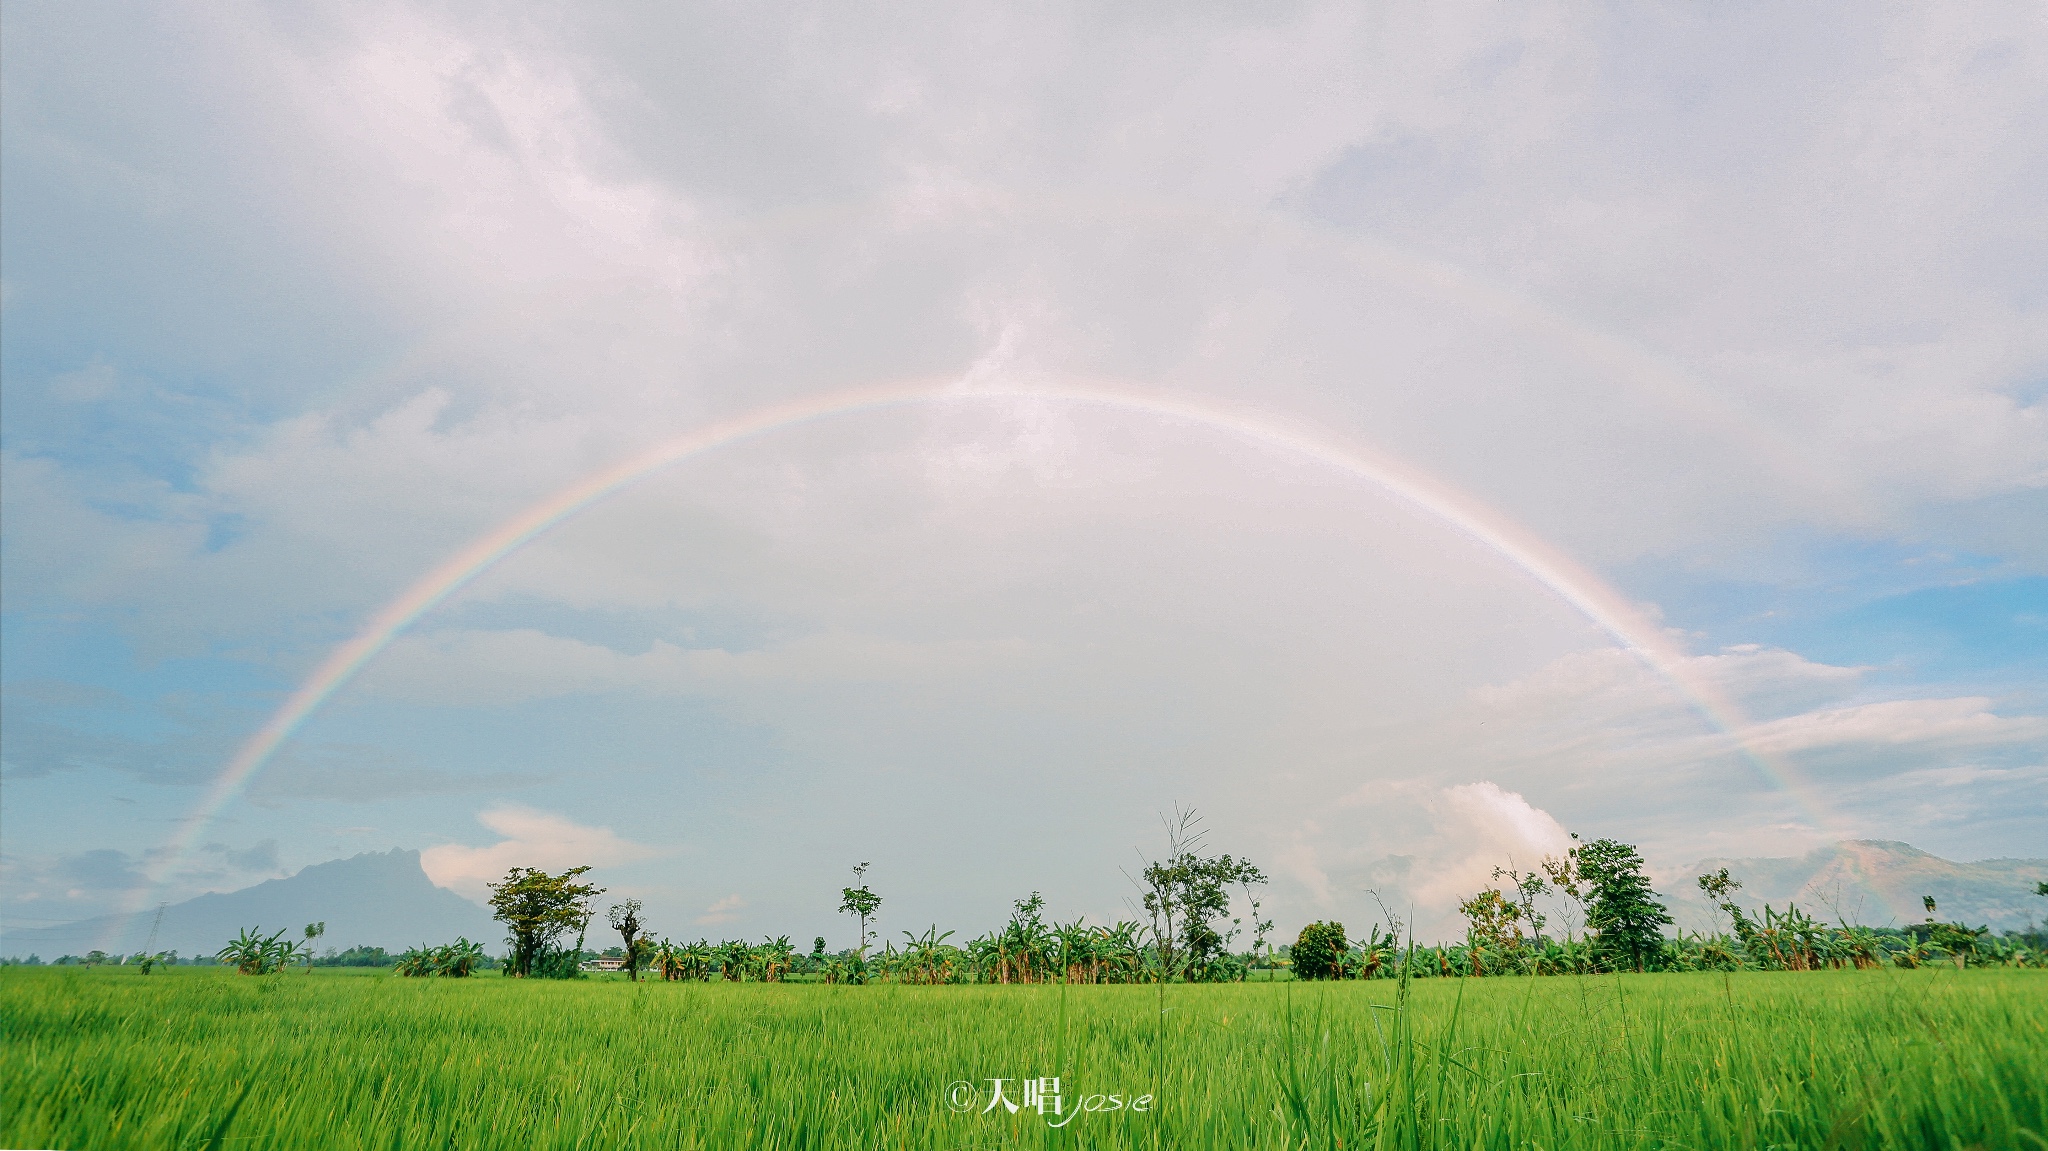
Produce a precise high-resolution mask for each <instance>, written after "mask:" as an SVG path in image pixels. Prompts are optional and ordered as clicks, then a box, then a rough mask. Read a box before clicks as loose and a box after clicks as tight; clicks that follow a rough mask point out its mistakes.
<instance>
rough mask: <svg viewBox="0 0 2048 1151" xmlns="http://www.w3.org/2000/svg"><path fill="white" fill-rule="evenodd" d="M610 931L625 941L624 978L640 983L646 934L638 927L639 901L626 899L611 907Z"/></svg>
mask: <svg viewBox="0 0 2048 1151" xmlns="http://www.w3.org/2000/svg"><path fill="white" fill-rule="evenodd" d="M609 918H610V919H611V924H612V930H613V931H616V932H618V933H619V938H621V939H623V940H625V941H626V951H625V958H626V978H628V979H631V980H632V981H633V982H635V983H638V982H640V954H641V952H643V951H645V950H646V949H647V937H646V933H645V932H644V931H642V930H641V927H640V901H639V900H637V899H628V900H627V901H626V902H624V903H615V904H613V905H612V910H611V914H610V917H609Z"/></svg>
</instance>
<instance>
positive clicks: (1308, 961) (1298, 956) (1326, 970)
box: [1290, 920, 1351, 979]
mask: <svg viewBox="0 0 2048 1151" xmlns="http://www.w3.org/2000/svg"><path fill="white" fill-rule="evenodd" d="M1350 947H1351V945H1350V944H1349V943H1348V942H1346V941H1345V939H1344V925H1343V924H1341V923H1338V922H1335V921H1334V920H1333V921H1331V922H1329V923H1324V922H1322V921H1320V920H1318V921H1316V922H1315V923H1311V924H1309V925H1308V926H1307V927H1304V928H1302V929H1301V937H1300V938H1299V939H1296V940H1295V941H1294V948H1293V950H1292V952H1291V953H1290V954H1291V955H1292V956H1293V958H1294V977H1295V978H1296V979H1336V978H1338V977H1339V976H1341V975H1343V973H1344V967H1343V960H1344V953H1345V952H1346V951H1348V950H1350Z"/></svg>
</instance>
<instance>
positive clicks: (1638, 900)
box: [1579, 839, 1671, 971]
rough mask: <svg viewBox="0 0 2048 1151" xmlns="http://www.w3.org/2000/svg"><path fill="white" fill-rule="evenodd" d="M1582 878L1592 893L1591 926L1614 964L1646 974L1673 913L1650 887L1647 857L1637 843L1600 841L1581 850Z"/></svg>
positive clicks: (1588, 911)
mask: <svg viewBox="0 0 2048 1151" xmlns="http://www.w3.org/2000/svg"><path fill="white" fill-rule="evenodd" d="M1579 875H1580V876H1581V878H1582V879H1583V881H1584V884H1585V887H1586V892H1587V907H1586V926H1587V927H1588V928H1590V929H1591V930H1592V932H1593V936H1594V941H1595V943H1596V945H1597V946H1598V947H1599V949H1600V950H1601V951H1602V952H1605V953H1606V955H1607V956H1608V957H1609V959H1610V961H1612V962H1625V963H1627V964H1628V965H1629V966H1631V967H1634V968H1635V969H1636V970H1637V971H1642V970H1644V969H1645V968H1646V967H1647V966H1648V964H1649V962H1650V960H1651V959H1652V958H1654V957H1655V956H1656V955H1657V953H1658V950H1659V948H1661V947H1662V946H1663V942H1664V934H1663V931H1662V930H1661V929H1662V928H1663V927H1664V926H1665V925H1666V924H1668V923H1670V922H1671V913H1670V912H1669V911H1667V910H1665V907H1664V905H1663V904H1662V903H1660V902H1658V900H1657V893H1656V892H1655V891H1652V890H1651V889H1650V879H1649V877H1648V876H1646V875H1644V874H1643V857H1642V856H1641V855H1638V854H1637V853H1636V849H1635V847H1634V846H1633V845H1631V844H1627V843H1622V842H1620V841H1619V840H1613V839H1596V840H1594V841H1593V842H1591V843H1588V844H1586V845H1585V846H1583V847H1581V848H1579Z"/></svg>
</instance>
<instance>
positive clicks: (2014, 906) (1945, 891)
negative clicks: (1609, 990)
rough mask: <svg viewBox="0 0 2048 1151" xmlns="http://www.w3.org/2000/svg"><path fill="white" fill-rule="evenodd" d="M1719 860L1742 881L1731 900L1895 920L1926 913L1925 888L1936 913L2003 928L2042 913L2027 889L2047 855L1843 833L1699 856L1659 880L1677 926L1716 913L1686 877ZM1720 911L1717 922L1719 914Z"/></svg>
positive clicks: (2046, 876) (1879, 921) (2045, 866)
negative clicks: (1969, 859)
mask: <svg viewBox="0 0 2048 1151" xmlns="http://www.w3.org/2000/svg"><path fill="white" fill-rule="evenodd" d="M1723 867H1725V868H1727V869H1728V874H1729V875H1731V876H1733V877H1735V878H1736V879H1739V880H1741V881H1742V890H1741V892H1739V893H1738V894H1739V898H1738V900H1737V902H1739V903H1741V904H1742V905H1743V906H1744V907H1746V908H1751V909H1754V908H1756V907H1758V906H1760V905H1762V904H1764V903H1770V904H1773V905H1775V906H1778V907H1783V906H1784V905H1785V903H1786V902H1787V901H1790V902H1793V903H1797V904H1798V905H1799V906H1800V907H1801V908H1802V909H1804V910H1806V911H1807V912H1809V913H1810V914H1813V915H1815V916H1816V917H1818V918H1822V919H1828V920H1833V919H1836V918H1842V919H1846V920H1848V921H1849V922H1852V923H1863V924H1867V925H1869V926H1872V927H1885V926H1893V927H1897V926H1903V925H1905V924H1908V923H1919V922H1921V921H1922V920H1924V919H1926V918H1927V911H1926V908H1925V907H1924V906H1922V904H1921V902H1920V897H1921V896H1923V895H1932V896H1933V897H1934V898H1935V901H1936V902H1937V903H1938V904H1939V907H1940V910H1939V912H1938V918H1940V919H1942V920H1944V921H1960V922H1962V923H1966V924H1969V925H1970V926H1972V927H1977V926H1985V925H1988V926H1990V927H1992V928H1993V929H1997V930H2004V929H2010V928H2019V927H2025V926H2026V925H2028V924H2030V923H2038V922H2040V921H2042V920H2044V919H2048V899H2043V898H2042V897H2040V896H2038V895H2036V894H2034V887H2035V885H2036V884H2038V883H2040V882H2041V881H2043V880H2048V859H1986V860H1981V861H1979V862H1976V863H1955V862H1953V861H1951V860H1946V859H1943V858H1941V857H1940V856H1937V855H1930V854H1928V853H1927V852H1924V851H1921V850H1920V849H1918V848H1916V847H1913V846H1911V845H1910V844H1904V843H1896V842H1893V841H1891V840H1883V839H1848V840H1843V841H1842V842H1840V843H1836V844H1834V845H1832V846H1829V847H1823V848H1820V849H1818V850H1816V851H1813V852H1810V853H1809V854H1807V855H1805V856H1803V857H1800V858H1796V859H1706V860H1701V861H1700V862H1699V863H1698V864H1695V865H1694V866H1693V868H1692V869H1691V870H1689V871H1687V872H1686V873H1685V874H1684V875H1683V876H1682V877H1680V878H1677V879H1674V880H1671V881H1668V882H1667V883H1666V884H1660V885H1659V886H1660V889H1661V890H1663V891H1665V892H1666V893H1667V894H1669V895H1670V896H1671V897H1672V899H1671V902H1672V914H1673V916H1674V917H1675V918H1677V919H1678V926H1680V927H1684V928H1694V929H1696V928H1699V927H1703V926H1706V924H1707V922H1708V921H1710V920H1711V919H1712V918H1714V917H1716V916H1719V913H1718V912H1716V911H1715V910H1714V909H1713V908H1712V906H1711V904H1709V903H1708V902H1707V900H1706V899H1705V898H1704V897H1703V896H1701V894H1700V891H1699V888H1698V887H1696V886H1694V883H1693V877H1694V876H1698V875H1705V874H1708V873H1710V872H1714V871H1718V870H1720V869H1721V868H1723ZM1720 919H1721V925H1722V927H1723V929H1725V928H1726V922H1727V921H1726V917H1725V916H1721V917H1720Z"/></svg>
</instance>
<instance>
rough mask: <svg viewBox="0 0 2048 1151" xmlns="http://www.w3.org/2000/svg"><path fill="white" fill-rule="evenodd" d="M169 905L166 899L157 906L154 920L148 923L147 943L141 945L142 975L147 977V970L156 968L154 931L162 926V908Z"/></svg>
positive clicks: (169, 902)
mask: <svg viewBox="0 0 2048 1151" xmlns="http://www.w3.org/2000/svg"><path fill="white" fill-rule="evenodd" d="M170 905H171V901H170V900H168V899H166V900H164V901H163V902H162V903H159V904H157V905H156V918H155V919H153V920H151V921H150V923H149V942H148V943H145V944H143V945H142V963H143V967H142V973H143V974H144V975H148V974H149V969H150V968H151V967H154V966H156V931H157V928H159V927H162V926H163V925H164V908H166V907H169V906H170Z"/></svg>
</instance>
